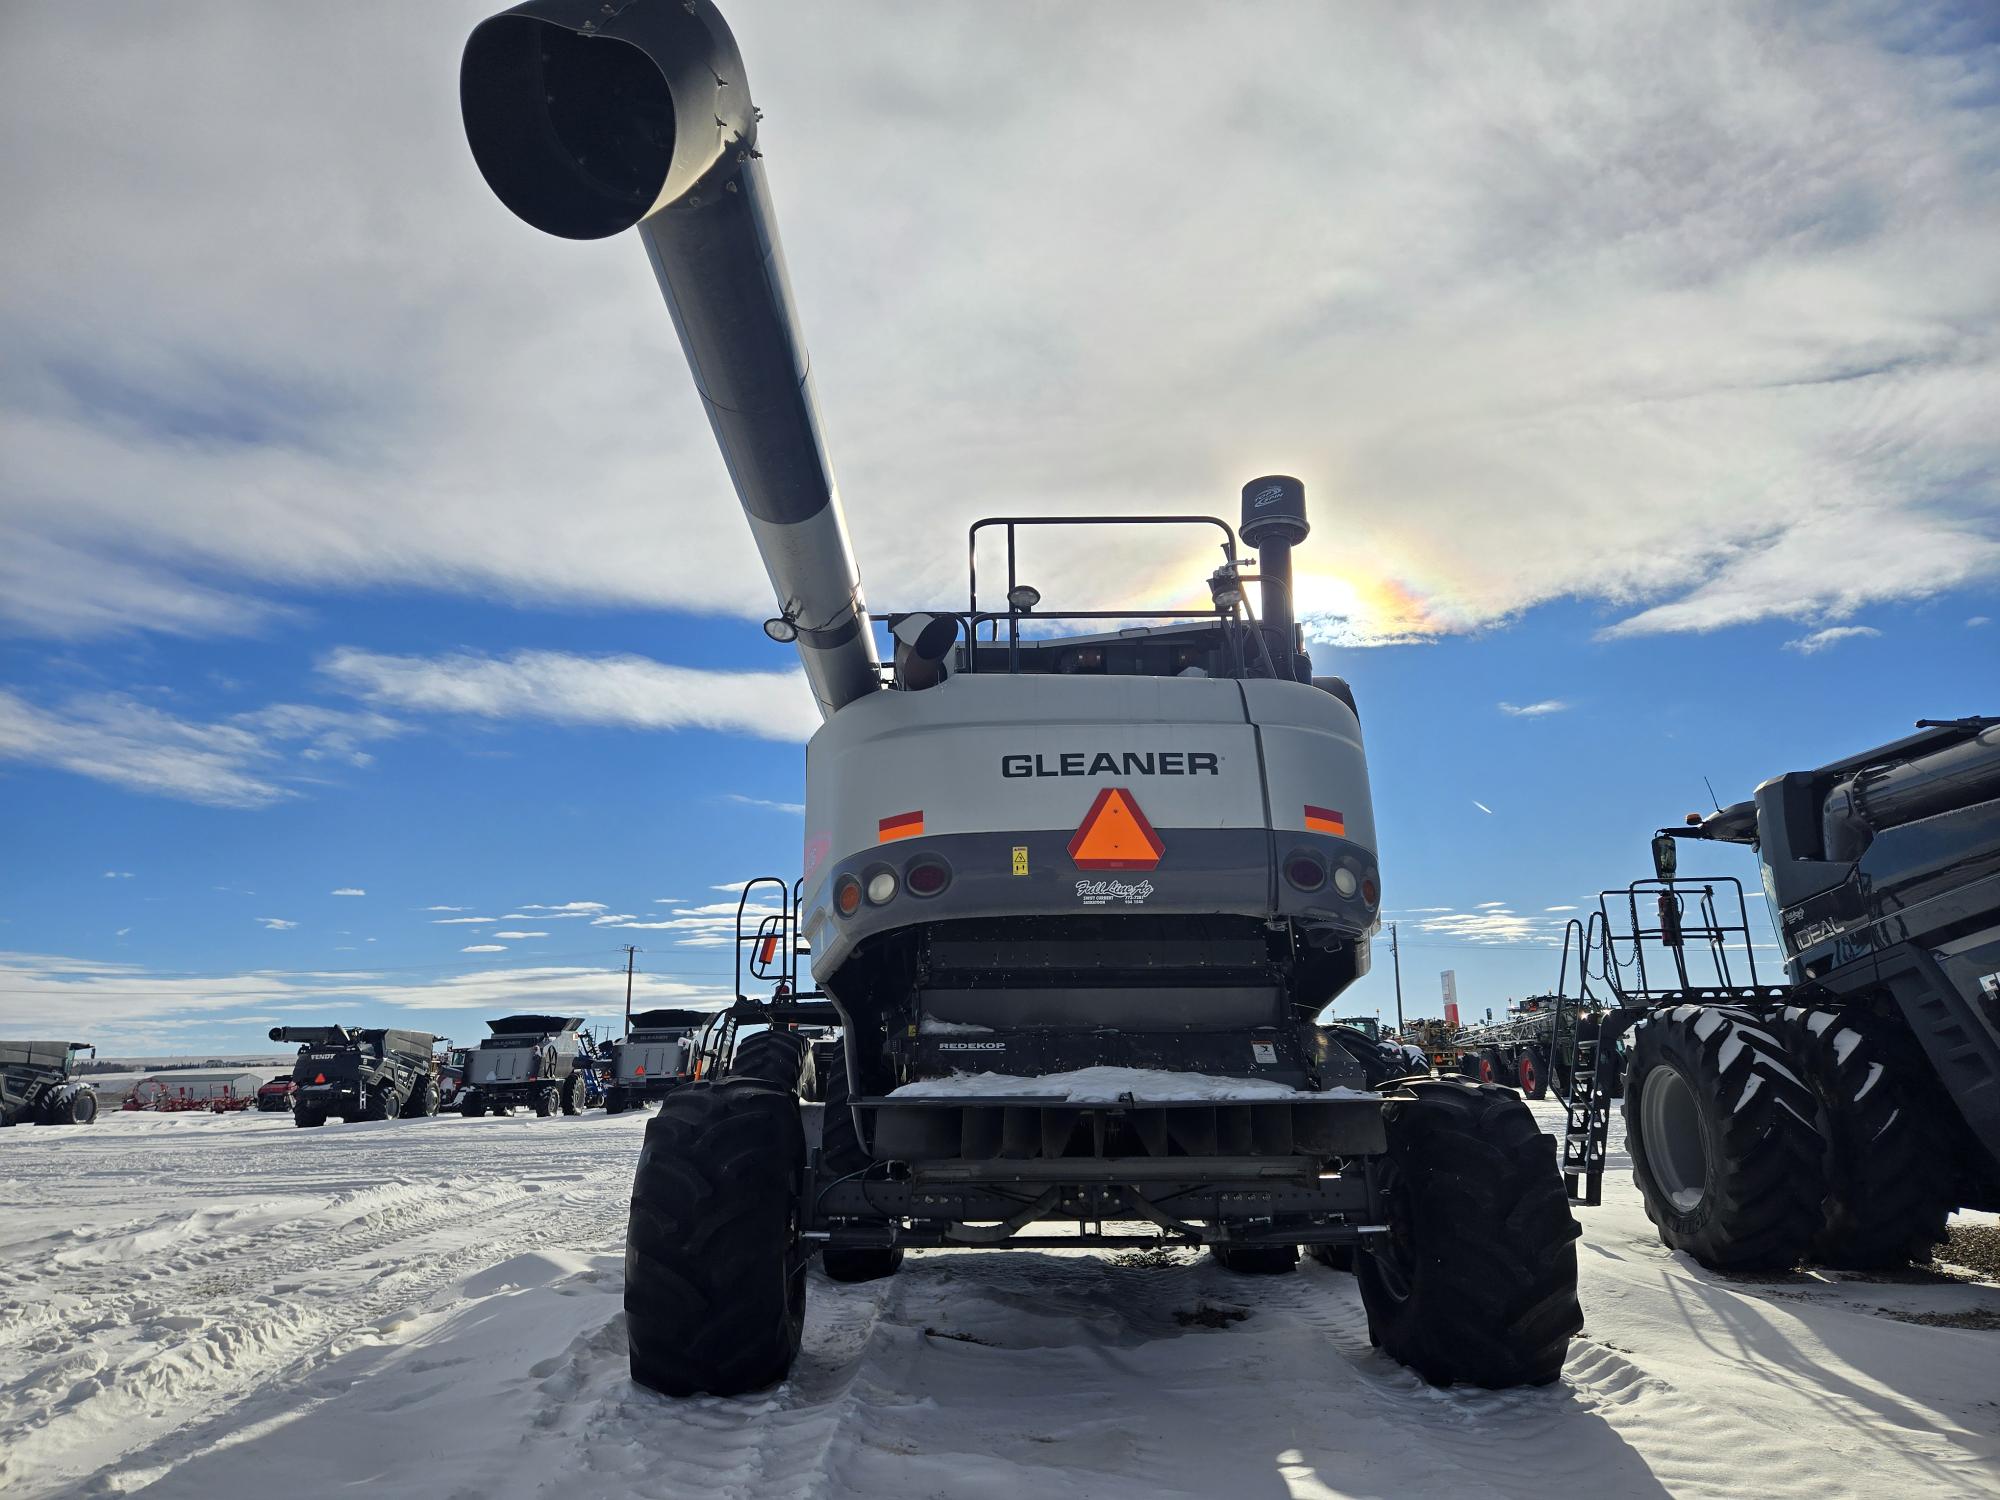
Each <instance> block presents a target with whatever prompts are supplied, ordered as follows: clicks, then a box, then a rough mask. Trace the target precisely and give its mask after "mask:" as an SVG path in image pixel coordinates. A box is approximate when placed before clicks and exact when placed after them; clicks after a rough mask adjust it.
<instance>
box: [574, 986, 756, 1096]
mask: <svg viewBox="0 0 2000 1500" xmlns="http://www.w3.org/2000/svg"><path fill="white" fill-rule="evenodd" d="M736 1025H737V1023H736V1020H735V1018H734V1017H733V1016H730V1015H729V1014H727V1013H726V1012H721V1011H713V1010H673V1009H662V1010H642V1011H639V1012H637V1013H636V1014H634V1015H633V1016H631V1017H630V1018H629V1019H628V1020H627V1022H626V1031H625V1035H624V1036H623V1037H622V1038H620V1039H619V1040H618V1041H615V1042H611V1043H609V1044H608V1045H607V1046H606V1047H605V1054H606V1058H607V1062H606V1076H605V1087H604V1108H605V1110H606V1111H607V1112H608V1113H611V1114H614V1115H615V1114H620V1113H622V1112H624V1111H625V1110H628V1109H643V1108H645V1107H646V1106H647V1105H648V1104H651V1103H653V1102H654V1101H656V1100H658V1099H662V1098H664V1097H665V1096H666V1095H668V1094H670V1093H672V1092H673V1091H674V1090H675V1089H677V1088H679V1087H681V1085H683V1084H686V1083H692V1082H694V1081H695V1080H696V1079H698V1078H710V1077H714V1076H717V1075H719V1074H720V1073H721V1072H722V1071H723V1066H724V1064H726V1063H727V1062H728V1059H729V1056H730V1053H731V1051H732V1050H733V1049H734V1047H735V1044H736V1043H735V1039H736Z"/></svg>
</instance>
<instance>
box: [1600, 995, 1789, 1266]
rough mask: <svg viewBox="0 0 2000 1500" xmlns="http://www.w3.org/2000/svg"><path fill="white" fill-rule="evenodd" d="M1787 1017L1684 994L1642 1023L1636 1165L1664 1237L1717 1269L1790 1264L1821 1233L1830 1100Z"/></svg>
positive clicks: (1632, 1127) (1632, 1138)
mask: <svg viewBox="0 0 2000 1500" xmlns="http://www.w3.org/2000/svg"><path fill="white" fill-rule="evenodd" d="M1781 1028H1782V1023H1781V1022H1777V1023H1774V1022H1768V1021H1766V1020H1764V1019H1763V1018H1762V1017H1760V1016H1759V1015H1757V1014H1756V1013H1755V1012H1753V1011H1747V1010H1741V1009H1738V1008H1735V1007H1732V1006H1721V1005H1707V1006H1704V1005H1677V1006H1675V1007H1673V1008H1672V1009H1671V1010H1668V1011H1664V1012H1662V1013H1660V1014H1657V1015H1652V1016H1648V1017H1647V1018H1646V1019H1645V1020H1643V1021H1641V1022H1639V1024H1638V1025H1637V1026H1635V1027H1633V1029H1632V1056H1631V1063H1630V1077H1629V1079H1628V1082H1627V1087H1626V1090H1625V1144H1626V1148H1627V1149H1628V1150H1629V1151H1630V1152H1631V1156H1632V1176H1633V1178H1634V1180H1635V1181H1636V1182H1637V1183H1638V1185H1639V1193H1640V1196H1641V1197H1642V1198H1643V1199H1644V1200H1645V1205H1646V1217H1647V1218H1649V1219H1651V1220H1652V1221H1653V1223H1654V1225H1655V1226H1657V1227H1658V1229H1659V1231H1660V1240H1661V1242H1662V1243H1663V1244H1665V1245H1667V1246H1668V1247H1670V1248H1672V1249H1675V1250H1680V1251H1683V1252H1685V1253H1686V1254H1688V1255H1691V1256H1693V1257H1694V1258H1695V1259H1696V1260H1697V1261H1699V1262H1700V1263H1701V1264H1702V1265H1704V1266H1707V1267H1709V1268H1710V1269H1711V1270H1717V1271H1751V1270H1759V1271H1772V1270H1778V1271H1781V1270H1784V1269H1786V1268H1787V1267H1790V1266H1793V1265H1796V1264H1798V1262H1799V1261H1800V1260H1801V1259H1802V1258H1803V1257H1804V1256H1805V1255H1806V1253H1807V1251H1808V1250H1809V1249H1810V1247H1811V1245H1812V1242H1813V1239H1814V1238H1815V1236H1817V1235H1818V1233H1819V1229H1820V1224H1821V1222H1822V1209H1821V1204H1822V1200H1823V1199H1824V1198H1825V1196H1826V1169H1825V1157H1826V1143H1825V1140H1824V1139H1823V1137H1822V1136H1821V1134H1820V1129H1819V1126H1818V1124H1817V1123H1816V1121H1817V1118H1818V1113H1819V1104H1818V1100H1817V1099H1816V1098H1815V1097H1814V1094H1813V1092H1812V1090H1811V1089H1810V1088H1809V1087H1807V1086H1806V1084H1805V1083H1804V1081H1803V1080H1802V1078H1801V1072H1802V1069H1801V1066H1800V1064H1799V1063H1798V1061H1797V1060H1796V1059H1795V1058H1793V1057H1792V1056H1791V1055H1790V1053H1789V1052H1788V1051H1787V1050H1786V1047H1785V1043H1784V1039H1783V1037H1782V1035H1781ZM1656 1137H1657V1138H1656Z"/></svg>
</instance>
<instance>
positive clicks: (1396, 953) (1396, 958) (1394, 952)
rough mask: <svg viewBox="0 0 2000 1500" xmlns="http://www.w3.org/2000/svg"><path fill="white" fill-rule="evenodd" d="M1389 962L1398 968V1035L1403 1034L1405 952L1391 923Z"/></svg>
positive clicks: (1393, 924) (1394, 926)
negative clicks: (1397, 941)
mask: <svg viewBox="0 0 2000 1500" xmlns="http://www.w3.org/2000/svg"><path fill="white" fill-rule="evenodd" d="M1389 962H1390V963H1391V964H1392V965H1393V966H1394V967H1395V970H1396V1035H1397V1036H1399V1037H1400V1036H1401V1035H1402V1034H1403V953H1402V949H1401V948H1399V947H1398V946H1397V944H1396V924H1395V923H1394V922H1391V923H1390V924H1389Z"/></svg>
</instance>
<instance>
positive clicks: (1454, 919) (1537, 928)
mask: <svg viewBox="0 0 2000 1500" xmlns="http://www.w3.org/2000/svg"><path fill="white" fill-rule="evenodd" d="M1416 926H1417V929H1418V930H1419V931H1421V932H1427V933H1431V934H1432V935H1434V936H1437V937H1443V938H1449V939H1451V940H1452V941H1455V942H1466V943H1478V944H1489V943H1547V942H1551V941H1553V940H1552V939H1551V937H1550V935H1549V931H1548V929H1547V928H1546V927H1544V926H1543V925H1542V922H1541V920H1540V919H1538V918H1535V917H1517V916H1515V915H1514V914H1513V913H1511V912H1502V911H1474V912H1453V913H1449V914H1447V915H1444V916H1436V917H1426V918H1425V919H1424V920H1423V921H1421V922H1418V923H1417V924H1416Z"/></svg>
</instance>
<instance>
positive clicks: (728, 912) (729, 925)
mask: <svg viewBox="0 0 2000 1500" xmlns="http://www.w3.org/2000/svg"><path fill="white" fill-rule="evenodd" d="M715 889H717V890H740V889H741V887H740V886H717V887H715ZM778 914H779V913H778V909H777V908H776V907H775V906H766V905H763V904H761V903H759V902H754V901H753V902H751V903H749V904H748V905H746V906H745V907H744V908H743V920H744V922H745V923H746V924H750V925H752V926H753V927H754V925H755V924H756V923H758V922H760V921H762V920H763V919H764V918H765V917H774V916H777V915H778ZM613 925H616V926H617V927H619V928H621V929H623V930H625V931H628V932H672V933H677V934H679V936H677V937H676V938H675V939H674V943H675V945H676V946H678V947H682V948H718V947H723V946H725V945H727V944H729V943H732V942H734V941H735V939H736V902H734V901H711V902H707V903H705V904H701V905H696V906H683V907H677V908H675V910H674V911H673V912H672V913H671V915H669V916H666V917H663V918H661V919H660V920H658V921H655V922H641V921H639V920H638V919H637V918H636V917H620V918H617V919H616V920H615V923H614V924H613Z"/></svg>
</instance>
